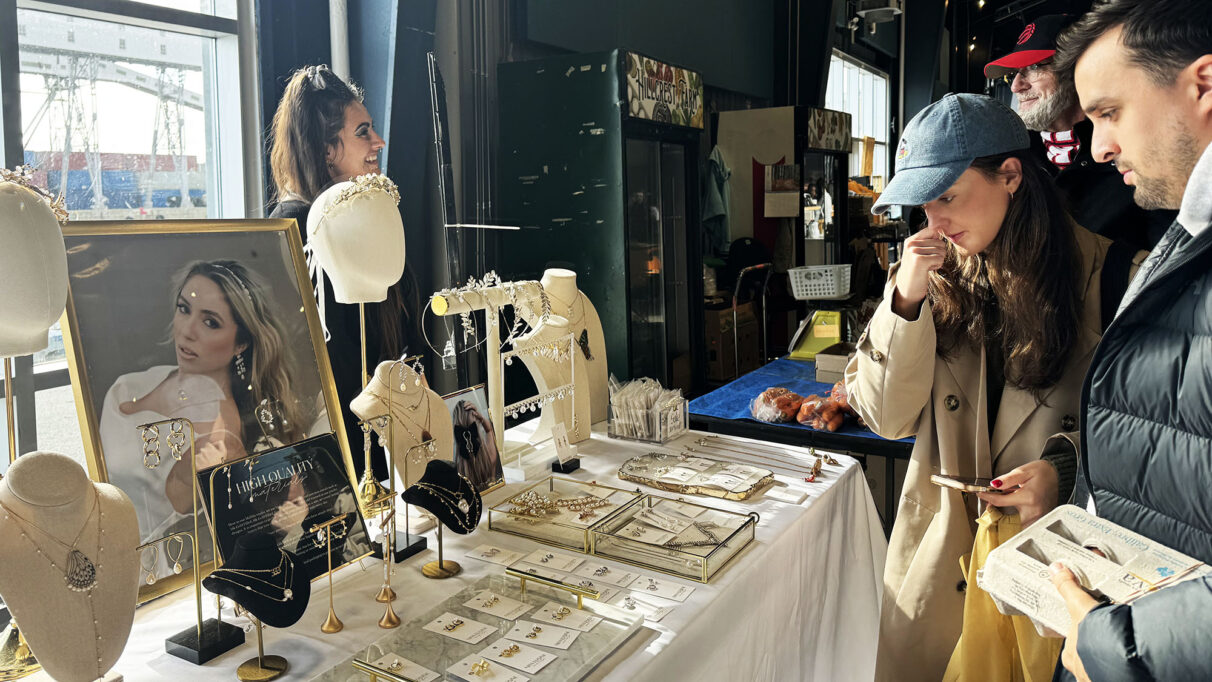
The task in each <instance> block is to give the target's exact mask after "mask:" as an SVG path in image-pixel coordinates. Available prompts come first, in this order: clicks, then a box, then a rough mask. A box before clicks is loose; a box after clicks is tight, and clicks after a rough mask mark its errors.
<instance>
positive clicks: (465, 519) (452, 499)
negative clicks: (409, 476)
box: [413, 474, 480, 533]
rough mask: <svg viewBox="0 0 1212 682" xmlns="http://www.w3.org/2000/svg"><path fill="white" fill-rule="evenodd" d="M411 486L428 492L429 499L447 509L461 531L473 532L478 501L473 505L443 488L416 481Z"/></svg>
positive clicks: (478, 512)
mask: <svg viewBox="0 0 1212 682" xmlns="http://www.w3.org/2000/svg"><path fill="white" fill-rule="evenodd" d="M459 478H463V475H462V474H459ZM463 480H467V479H465V478H464V479H463ZM413 485H415V486H416V487H418V488H420V489H422V490H424V491H426V492H428V493H429V494H430V496H431V497H433V498H435V499H436V500H437V501H439V502H441V503H442V504H443V505H444V506H445V507H446V508H447V509H449V510H450V513H451V516H453V517H454V520H455V521H456V522H457V523H458V524H459V526H460V527H461V528H462V529H463V530H465V531H467V532H468V533H470V532H471V531H473V530H475V527H476V525H477V523H473V522H472V519H473V518H474V519H476V520H477V521H478V520H479V516H480V510H479V507H480V505H479V501H478V499H477V500H476V501H475V503H474V504H473V503H470V502H468V501H467V500H466V499H465V498H463V497H461V496H459V495H458V494H456V493H452V492H451V491H449V490H445V489H443V488H439V487H438V486H436V485H430V484H429V483H423V482H420V481H418V482H417V483H414V484H413ZM469 485H470V483H469ZM472 489H473V490H474V488H472ZM473 508H474V509H475V514H474V516H473V514H472V509H473ZM456 510H457V512H456ZM460 513H461V514H462V516H460Z"/></svg>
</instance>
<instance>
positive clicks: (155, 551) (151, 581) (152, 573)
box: [139, 545, 160, 585]
mask: <svg viewBox="0 0 1212 682" xmlns="http://www.w3.org/2000/svg"><path fill="white" fill-rule="evenodd" d="M145 549H150V550H152V560H151V568H148V567H146V566H144V565H143V555H142V554H140V555H139V566H140V568H142V569H143V570H145V571H147V581H146V582H147V584H148V585H155V584H156V578H158V577H159V576H157V575H156V564H158V563H160V545H152V546H151V547H146V548H145Z"/></svg>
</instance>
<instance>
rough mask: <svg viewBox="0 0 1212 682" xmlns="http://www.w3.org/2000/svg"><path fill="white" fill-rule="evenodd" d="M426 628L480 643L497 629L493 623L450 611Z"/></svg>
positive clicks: (469, 641)
mask: <svg viewBox="0 0 1212 682" xmlns="http://www.w3.org/2000/svg"><path fill="white" fill-rule="evenodd" d="M425 629H426V630H428V631H430V632H435V633H437V634H439V635H442V636H443V637H450V638H451V639H457V640H459V641H460V642H467V643H468V644H478V643H480V642H482V641H484V640H485V639H487V638H488V636H489V635H491V634H494V633H496V631H497V629H496V628H495V627H493V626H491V625H485V624H484V623H481V622H479V621H476V620H472V619H471V618H470V617H468V616H457V615H455V614H453V613H451V612H449V611H447V612H446V613H443V614H442V615H440V616H438V617H437V618H435V619H434V620H433V621H432V622H430V623H429V624H427V625H426V626H425Z"/></svg>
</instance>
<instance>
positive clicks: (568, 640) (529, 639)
mask: <svg viewBox="0 0 1212 682" xmlns="http://www.w3.org/2000/svg"><path fill="white" fill-rule="evenodd" d="M580 634H581V633H580V632H579V631H577V630H570V629H568V628H564V627H560V626H558V625H551V624H549V623H542V624H540V623H532V622H531V621H528V620H519V621H518V622H517V624H515V625H514V626H513V629H512V630H510V631H509V632H506V633H505V637H507V638H509V639H512V640H516V641H519V642H522V643H523V644H537V645H538V646H549V647H551V648H553V649H567V648H568V647H570V646H572V644H573V642H576V641H577V636H578V635H580Z"/></svg>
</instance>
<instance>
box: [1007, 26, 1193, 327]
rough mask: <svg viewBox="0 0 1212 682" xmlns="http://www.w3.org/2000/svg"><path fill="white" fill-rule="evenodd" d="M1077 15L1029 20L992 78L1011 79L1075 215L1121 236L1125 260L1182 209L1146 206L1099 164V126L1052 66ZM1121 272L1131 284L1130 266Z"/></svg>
mask: <svg viewBox="0 0 1212 682" xmlns="http://www.w3.org/2000/svg"><path fill="white" fill-rule="evenodd" d="M1075 19H1076V17H1070V16H1068V15H1064V14H1049V15H1047V16H1042V17H1039V18H1037V19H1036V20H1034V21H1032V22H1030V23H1028V24H1027V26H1026V27H1024V28H1023V31H1022V33H1020V34H1019V37H1018V41H1017V43H1016V44H1015V46H1014V50H1013V51H1011V52H1010V53H1009V54H1007V55H1005V56H1003V57H1001V58H1000V59H996V60H994V61H992V62H989V64H987V65H986V66H985V76H986V77H987V78H1005V79H1006V80H1007V81H1008V82H1009V83H1010V90H1011V91H1012V92H1013V93H1014V94H1015V96H1016V97H1017V99H1018V115H1019V117H1020V118H1022V119H1023V123H1024V124H1026V126H1027V128H1028V129H1030V130H1034V131H1038V132H1039V135H1038V137H1034V136H1033V139H1032V148H1033V149H1035V150H1036V151H1037V152H1038V153H1039V155H1040V159H1041V160H1046V161H1047V163H1046V164H1045V167H1046V168H1048V170H1049V171H1050V172H1051V173H1052V176H1053V178H1054V179H1055V180H1056V185H1057V187H1058V188H1059V189H1060V190H1061V194H1062V195H1064V197H1065V200H1066V203H1067V206H1068V209H1069V213H1070V214H1071V215H1072V216H1073V218H1074V220H1076V221H1077V222H1078V223H1079V224H1080V225H1082V226H1083V227H1085V228H1086V229H1088V230H1090V231H1091V232H1095V233H1097V234H1100V235H1102V236H1104V237H1107V238H1108V239H1111V240H1113V241H1116V242H1119V243H1120V248H1119V249H1117V251H1119V252H1121V260H1123V259H1127V258H1129V257H1130V254H1131V252H1132V251H1135V250H1136V249H1151V248H1153V245H1154V244H1156V243H1157V240H1158V238H1160V237H1161V235H1162V234H1163V233H1164V232H1165V230H1166V228H1167V227H1169V226H1170V223H1172V222H1173V221H1174V217H1175V215H1176V212H1174V211H1145V210H1144V209H1141V208H1140V207H1139V206H1137V205H1136V204H1135V203H1134V202H1133V201H1132V188H1130V187H1128V186H1126V185H1124V183H1123V182H1122V181H1121V177H1120V173H1119V172H1118V171H1117V170H1116V169H1115V167H1114V165H1112V164H1109V163H1096V162H1095V161H1094V159H1093V158H1092V157H1091V156H1090V133H1091V130H1092V125H1091V123H1090V121H1088V120H1087V119H1086V115H1085V113H1083V112H1082V107H1081V104H1080V103H1079V102H1078V98H1077V89H1076V88H1074V86H1073V81H1072V80H1068V79H1064V78H1058V76H1057V73H1056V72H1055V71H1054V70H1053V69H1052V57H1053V55H1054V54H1056V39H1057V36H1059V35H1060V32H1061V31H1062V30H1064V29H1065V28H1066V27H1067V26H1069V24H1070V23H1072V22H1073V21H1074V20H1075ZM1142 227H1143V228H1144V229H1142ZM1113 257H1114V254H1112V255H1109V256H1108V258H1113ZM1112 269H1113V270H1114V269H1115V268H1112ZM1121 270H1122V271H1123V272H1124V281H1123V284H1124V285H1126V283H1127V282H1126V272H1127V270H1126V267H1125V268H1121ZM1118 299H1119V297H1118V296H1114V300H1118ZM1108 319H1109V318H1108Z"/></svg>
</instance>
